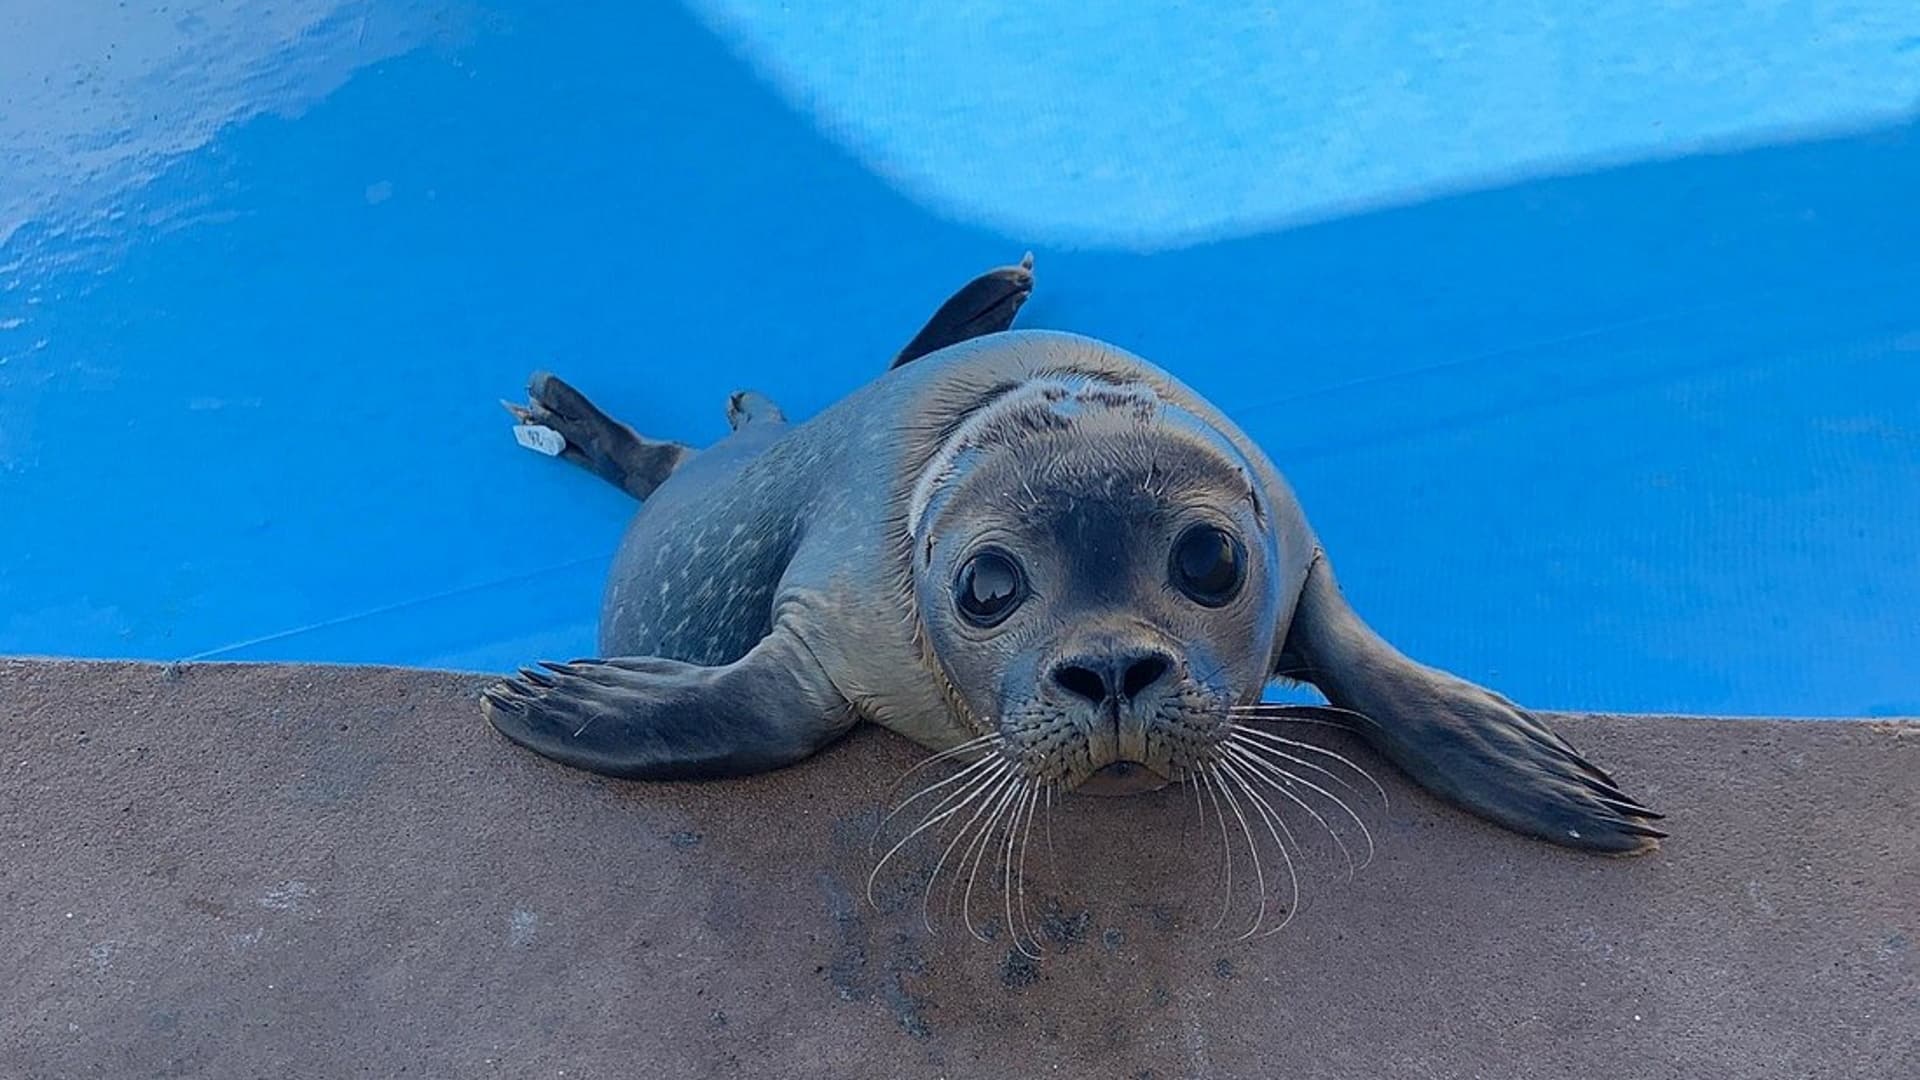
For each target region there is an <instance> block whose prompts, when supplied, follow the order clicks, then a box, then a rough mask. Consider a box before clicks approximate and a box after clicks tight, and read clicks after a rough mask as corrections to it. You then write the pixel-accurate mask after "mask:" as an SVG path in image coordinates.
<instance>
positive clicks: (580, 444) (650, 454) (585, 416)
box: [501, 371, 693, 499]
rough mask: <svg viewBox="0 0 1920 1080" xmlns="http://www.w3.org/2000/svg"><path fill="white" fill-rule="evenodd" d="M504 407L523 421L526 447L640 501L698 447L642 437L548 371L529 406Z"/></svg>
mask: <svg viewBox="0 0 1920 1080" xmlns="http://www.w3.org/2000/svg"><path fill="white" fill-rule="evenodd" d="M501 404H503V405H505V406H506V407H507V411H508V412H510V413H512V414H513V416H514V419H516V420H518V421H519V422H520V427H519V428H518V429H517V430H516V432H515V434H516V436H519V437H520V441H521V443H522V445H526V446H531V447H533V448H534V449H537V450H541V451H542V452H545V453H552V454H554V455H556V456H558V457H559V458H561V459H562V460H565V461H571V462H573V463H574V464H575V465H578V466H580V467H581V468H583V469H586V470H587V471H589V472H591V473H593V474H594V475H596V476H598V477H600V478H601V479H603V480H605V481H607V482H608V483H610V484H612V485H613V486H614V487H617V488H619V489H621V490H622V491H625V492H627V493H628V494H629V495H632V496H633V497H634V498H636V499H644V498H646V497H647V496H649V495H651V494H653V490H654V489H655V488H657V487H659V486H660V485H661V484H662V483H664V482H665V481H666V479H667V477H669V476H671V475H673V470H675V469H677V468H679V467H680V464H681V463H682V462H684V461H685V460H686V459H687V458H689V457H691V456H692V455H693V448H692V447H690V446H685V445H683V444H681V443H676V442H658V441H655V440H653V439H645V438H641V437H640V435H639V434H638V433H637V432H635V431H634V430H633V429H632V428H630V427H628V426H627V425H625V424H622V423H620V422H619V421H617V420H615V419H613V418H612V417H610V416H608V415H607V414H606V413H603V412H601V411H600V409H599V408H598V407H597V406H595V405H594V404H593V402H591V401H588V400H587V398H586V395H584V394H582V393H580V391H578V390H575V389H574V388H573V387H571V386H568V385H567V384H566V383H565V382H563V381H561V379H560V378H559V377H558V376H556V375H550V374H548V373H547V372H544V371H539V372H535V373H534V375H533V378H531V379H529V380H527V404H525V405H515V404H513V403H512V402H501ZM543 432H550V433H551V434H542V433H543ZM543 440H552V442H551V444H549V443H547V442H545V441H543Z"/></svg>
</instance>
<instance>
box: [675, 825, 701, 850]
mask: <svg viewBox="0 0 1920 1080" xmlns="http://www.w3.org/2000/svg"><path fill="white" fill-rule="evenodd" d="M703 839H705V838H704V837H703V836H701V835H700V834H699V833H697V832H694V831H692V830H691V829H682V830H681V831H679V832H677V833H674V834H673V835H672V836H669V837H667V843H669V844H672V845H673V846H674V847H677V848H679V849H680V850H682V851H685V850H687V849H688V848H697V847H699V846H700V841H701V840H703Z"/></svg>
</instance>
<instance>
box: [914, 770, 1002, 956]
mask: <svg viewBox="0 0 1920 1080" xmlns="http://www.w3.org/2000/svg"><path fill="white" fill-rule="evenodd" d="M1018 779H1019V777H1018V776H1017V775H1015V774H1014V772H1013V763H1012V762H1008V763H1007V764H1006V766H1005V768H1004V769H1002V770H1000V771H997V772H996V773H995V774H994V778H993V783H992V784H991V785H989V787H990V790H988V791H987V795H986V799H985V800H984V801H983V802H981V804H980V806H979V808H978V809H976V810H974V812H973V816H972V817H970V818H968V819H967V822H966V824H964V825H962V826H960V831H959V832H956V833H954V834H953V839H952V840H949V841H948V842H947V846H946V847H945V848H944V849H943V850H942V851H941V852H940V860H939V861H938V862H936V863H934V864H933V873H932V874H930V875H928V877H927V888H926V891H925V892H923V893H921V894H920V921H921V923H922V924H923V925H925V926H926V928H927V933H928V934H932V933H933V932H934V929H933V914H932V912H931V911H930V910H929V907H928V905H929V904H930V903H931V901H932V899H933V890H934V886H936V885H938V884H939V882H940V870H941V868H942V867H944V866H946V864H947V857H948V856H949V855H952V854H953V849H954V848H956V847H958V846H959V845H960V840H961V838H962V837H964V836H966V835H967V833H968V832H970V831H972V829H973V823H974V822H976V821H978V820H980V815H981V814H983V813H985V812H986V809H987V807H988V806H990V805H992V803H993V800H994V798H995V797H996V796H998V795H999V793H1000V791H1001V790H1002V789H1004V788H1005V787H1006V786H1007V785H1009V784H1012V783H1014V782H1015V781H1016V780H1018ZM968 801H972V800H971V799H969V800H968ZM953 812H954V813H958V812H959V808H958V807H956V808H955V809H954V811H953Z"/></svg>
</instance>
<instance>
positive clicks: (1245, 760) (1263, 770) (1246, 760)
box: [1221, 739, 1354, 881]
mask: <svg viewBox="0 0 1920 1080" xmlns="http://www.w3.org/2000/svg"><path fill="white" fill-rule="evenodd" d="M1221 745H1222V747H1223V748H1224V752H1225V753H1227V754H1229V755H1231V756H1233V758H1234V759H1235V760H1236V761H1239V762H1240V763H1241V765H1242V767H1243V768H1246V769H1250V770H1252V772H1251V775H1252V776H1253V778H1254V779H1257V780H1259V781H1260V782H1261V783H1263V784H1266V785H1267V786H1268V787H1271V788H1273V789H1274V790H1275V791H1277V792H1279V793H1280V794H1282V795H1285V796H1286V797H1287V798H1288V799H1291V800H1292V801H1293V804H1294V805H1295V806H1298V807H1299V808H1300V809H1302V810H1305V811H1306V812H1307V813H1308V815H1310V816H1311V817H1312V818H1313V820H1314V821H1316V822H1318V823H1319V825H1320V828H1322V829H1324V830H1325V831H1326V834H1327V835H1328V836H1331V837H1333V842H1334V843H1335V844H1337V845H1339V847H1340V853H1341V854H1342V855H1343V856H1345V857H1346V860H1347V880H1349V881H1351V880H1353V872H1354V867H1353V852H1352V851H1351V850H1350V849H1349V848H1348V847H1347V841H1346V838H1345V837H1343V836H1341V835H1340V834H1339V833H1338V832H1335V831H1334V829H1333V826H1332V825H1329V824H1328V823H1327V819H1326V818H1324V817H1321V816H1320V811H1318V810H1315V809H1314V808H1313V806H1312V804H1310V803H1308V802H1307V801H1306V800H1304V799H1302V798H1300V796H1298V795H1295V794H1294V793H1293V792H1291V791H1289V790H1287V788H1286V786H1285V785H1284V784H1282V783H1279V782H1278V781H1277V780H1276V779H1275V778H1274V777H1273V776H1272V775H1271V773H1270V771H1269V770H1271V769H1272V768H1273V766H1272V765H1271V764H1270V763H1269V762H1267V761H1265V760H1264V759H1262V758H1261V757H1259V755H1258V754H1256V753H1255V752H1254V748H1252V747H1249V746H1247V745H1246V744H1244V743H1241V742H1238V741H1236V740H1233V739H1228V740H1227V741H1226V742H1225V743H1222V744H1221ZM1302 782H1303V783H1304V781H1302ZM1276 812H1277V811H1276ZM1281 828H1283V829H1284V828H1286V823H1285V821H1284V820H1283V821H1282V822H1281ZM1287 838H1288V839H1289V840H1291V839H1293V833H1292V831H1291V830H1288V833H1287ZM1296 846H1297V845H1296Z"/></svg>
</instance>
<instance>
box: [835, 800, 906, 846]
mask: <svg viewBox="0 0 1920 1080" xmlns="http://www.w3.org/2000/svg"><path fill="white" fill-rule="evenodd" d="M881 817H882V815H881V813H880V809H879V807H873V806H870V807H867V808H866V809H864V810H861V811H860V812H858V813H855V814H849V815H847V816H846V817H843V818H840V819H838V820H837V821H835V822H834V823H833V842H834V845H835V846H836V847H838V848H839V849H840V850H842V851H855V850H861V851H864V850H865V849H866V848H867V845H868V844H870V843H872V842H873V840H874V831H875V830H876V829H878V828H879V827H880V820H881ZM896 820H897V819H896ZM888 846H889V847H890V846H892V845H891V844H889V845H888ZM881 850H882V851H884V850H886V849H885V848H882V849H881Z"/></svg>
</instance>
